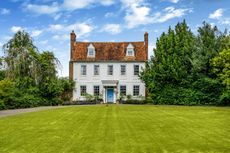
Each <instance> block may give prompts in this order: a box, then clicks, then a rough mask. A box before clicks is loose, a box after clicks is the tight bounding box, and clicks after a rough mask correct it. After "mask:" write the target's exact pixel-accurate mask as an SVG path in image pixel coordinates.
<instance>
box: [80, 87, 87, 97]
mask: <svg viewBox="0 0 230 153" xmlns="http://www.w3.org/2000/svg"><path fill="white" fill-rule="evenodd" d="M80 90H81V96H85V94H86V86H80Z"/></svg>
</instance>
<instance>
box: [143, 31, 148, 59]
mask: <svg viewBox="0 0 230 153" xmlns="http://www.w3.org/2000/svg"><path fill="white" fill-rule="evenodd" d="M144 40H145V52H146V60H148V46H149V34H148V32H145V34H144Z"/></svg>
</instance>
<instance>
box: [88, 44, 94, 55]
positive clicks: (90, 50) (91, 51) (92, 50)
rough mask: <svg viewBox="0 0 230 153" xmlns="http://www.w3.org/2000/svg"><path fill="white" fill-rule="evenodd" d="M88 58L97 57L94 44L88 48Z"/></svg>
mask: <svg viewBox="0 0 230 153" xmlns="http://www.w3.org/2000/svg"><path fill="white" fill-rule="evenodd" d="M88 57H95V48H94V46H93V44H90V45H89V46H88Z"/></svg>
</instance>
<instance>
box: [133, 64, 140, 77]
mask: <svg viewBox="0 0 230 153" xmlns="http://www.w3.org/2000/svg"><path fill="white" fill-rule="evenodd" d="M133 73H134V75H138V74H139V65H134V66H133Z"/></svg>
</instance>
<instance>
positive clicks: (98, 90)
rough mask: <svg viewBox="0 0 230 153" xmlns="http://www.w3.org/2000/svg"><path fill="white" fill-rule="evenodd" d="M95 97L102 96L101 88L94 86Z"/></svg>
mask: <svg viewBox="0 0 230 153" xmlns="http://www.w3.org/2000/svg"><path fill="white" fill-rule="evenodd" d="M93 93H94V96H99V94H100V86H93Z"/></svg>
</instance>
